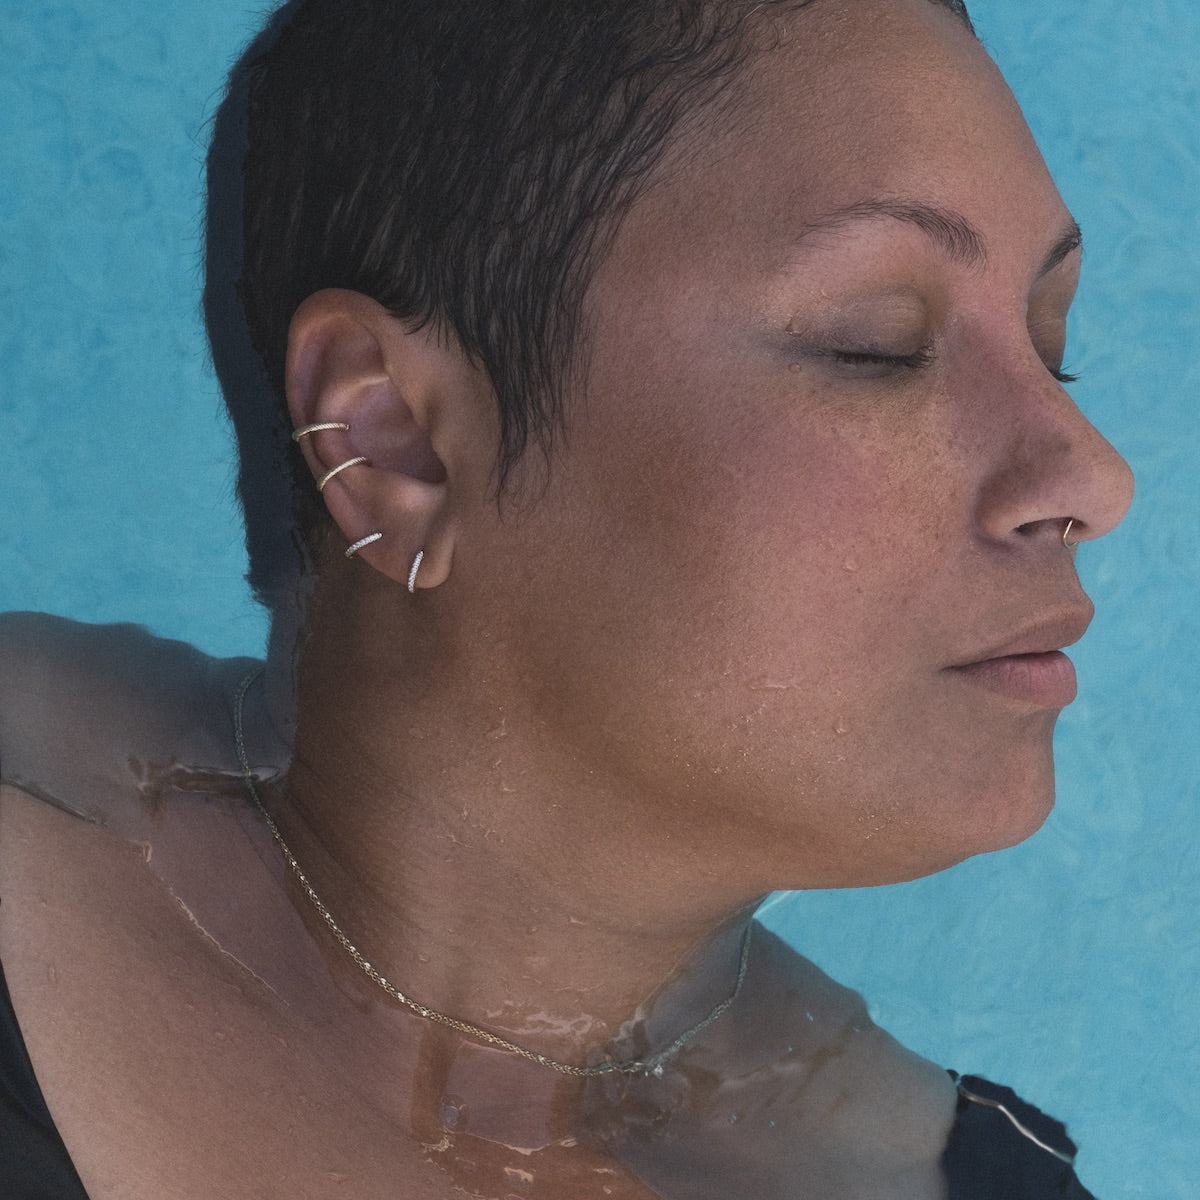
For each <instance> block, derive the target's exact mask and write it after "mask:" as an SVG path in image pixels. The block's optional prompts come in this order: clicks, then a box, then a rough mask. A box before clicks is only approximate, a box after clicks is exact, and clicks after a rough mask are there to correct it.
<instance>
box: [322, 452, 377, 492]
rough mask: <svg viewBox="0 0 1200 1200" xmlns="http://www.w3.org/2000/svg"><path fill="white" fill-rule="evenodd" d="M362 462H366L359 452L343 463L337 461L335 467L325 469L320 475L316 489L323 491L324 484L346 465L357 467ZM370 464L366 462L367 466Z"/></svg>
mask: <svg viewBox="0 0 1200 1200" xmlns="http://www.w3.org/2000/svg"><path fill="white" fill-rule="evenodd" d="M363 463H367V460H366V459H365V458H364V457H363V456H362V455H361V454H359V455H356V456H355V457H354V458H348V459H346V461H345V462H344V463H338V465H337V466H336V467H334V468H332V469H331V470H329V471H326V472H325V474H324V475H322V476H321V478H320V479H318V480H317V491H318V492H323V491H324V490H325V485H326V484H327V483H328V482H329V481H330V480H331V479H332V478H333V477H334V476H335V475H340V474H341V473H342V472H343V471H344V470H346V469H347V467H358V466H361V465H362V464H363ZM370 465H371V464H370V463H367V466H370Z"/></svg>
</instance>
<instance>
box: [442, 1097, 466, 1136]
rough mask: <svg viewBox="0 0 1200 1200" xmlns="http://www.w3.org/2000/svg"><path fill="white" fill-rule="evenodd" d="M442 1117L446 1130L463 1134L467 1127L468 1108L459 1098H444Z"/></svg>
mask: <svg viewBox="0 0 1200 1200" xmlns="http://www.w3.org/2000/svg"><path fill="white" fill-rule="evenodd" d="M441 1116H442V1125H443V1127H444V1128H446V1129H456V1130H459V1131H460V1132H461V1131H462V1130H464V1129H465V1128H466V1125H467V1106H466V1104H465V1103H464V1102H463V1101H462V1099H461V1098H460V1097H458V1096H443V1097H442V1103H441Z"/></svg>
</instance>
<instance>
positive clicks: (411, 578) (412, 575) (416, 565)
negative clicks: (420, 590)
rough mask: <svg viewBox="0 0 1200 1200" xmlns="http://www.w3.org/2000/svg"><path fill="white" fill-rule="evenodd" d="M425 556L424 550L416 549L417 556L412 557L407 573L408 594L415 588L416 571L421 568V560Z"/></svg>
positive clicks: (414, 590) (413, 591) (411, 593)
mask: <svg viewBox="0 0 1200 1200" xmlns="http://www.w3.org/2000/svg"><path fill="white" fill-rule="evenodd" d="M424 557H425V551H424V550H418V551H417V557H416V558H414V559H413V565H412V569H411V570H410V571H409V573H408V594H409V595H410V596H411V595H413V593H415V592H416V590H417V572H418V571H419V570H420V569H421V560H422V559H423V558H424Z"/></svg>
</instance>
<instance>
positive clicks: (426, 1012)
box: [233, 668, 753, 1078]
mask: <svg viewBox="0 0 1200 1200" xmlns="http://www.w3.org/2000/svg"><path fill="white" fill-rule="evenodd" d="M261 674H262V669H261V668H260V669H259V670H256V671H252V672H251V673H250V674H249V675H247V676H246V678H245V679H243V680H242V682H241V684H240V685H239V686H238V690H237V694H236V696H235V698H234V706H233V729H234V738H235V740H236V742H237V753H238V761H239V762H240V763H241V766H242V774H243V778H244V779H245V782H246V790H247V791H248V792H249V793H250V798H251V799H252V800H253V801H254V805H255V807H256V808H257V809H258V811H259V812H260V813H261V814H262V818H263V820H264V821H266V823H267V828H268V829H269V830H270V831H271V836H272V837H273V838H274V839H275V841H276V843H278V845H279V849H280V850H281V851H282V852H283V857H284V861H285V862H286V863H287V865H288V866H289V867H290V868H291V871H292V874H293V875H294V876H295V877H296V880H297V882H298V883H299V884H300V887H301V888H302V889H303V891H304V894H305V895H306V896H307V897H308V899H309V902H310V903H311V904H312V906H313V908H315V909H316V910H317V914H318V915H319V916H320V918H321V920H322V921H324V922H325V924H326V925H327V926H328V927H329V931H330V933H332V934H333V936H334V938H335V939H336V940H337V942H338V944H339V945H340V946H341V947H342V949H343V950H345V952H346V953H347V954H348V955H349V956H350V958H351V959H353V960H354V962H355V964H356V965H357V966H358V968H359V970H361V971H362V972H363V974H364V975H366V976H367V978H368V979H371V980H372V981H373V982H374V983H376V984H377V985H378V986H379V987H381V988H382V989H383V990H384V991H385V992H387V994H388V995H389V996H391V998H392V999H393V1000H396V1001H397V1002H399V1003H400V1004H403V1005H404V1007H405V1008H407V1009H410V1010H411V1011H412V1012H414V1013H416V1014H417V1016H419V1017H424V1018H425V1019H426V1020H427V1021H434V1022H436V1023H437V1024H438V1025H445V1026H447V1027H448V1028H450V1029H454V1030H457V1031H458V1032H459V1033H462V1034H465V1035H466V1036H467V1037H470V1038H475V1039H476V1040H477V1041H481V1042H486V1043H487V1044H488V1045H489V1046H496V1047H497V1048H498V1049H500V1050H507V1051H508V1052H509V1053H510V1054H517V1055H520V1057H521V1058H527V1059H528V1060H529V1061H530V1062H535V1063H537V1064H538V1065H539V1066H543V1067H549V1068H550V1070H552V1071H558V1072H559V1073H560V1074H562V1075H573V1076H577V1077H580V1078H588V1077H591V1076H595V1075H607V1074H609V1073H611V1072H613V1071H619V1072H622V1073H624V1074H627V1075H641V1074H652V1073H654V1072H655V1071H656V1070H658V1069H659V1068H661V1067H662V1065H663V1063H665V1062H666V1061H667V1059H669V1058H671V1056H672V1055H674V1054H675V1053H677V1052H678V1051H679V1050H680V1049H682V1048H683V1047H684V1046H685V1045H687V1043H688V1042H690V1041H691V1040H692V1039H693V1038H694V1037H695V1036H696V1035H697V1034H698V1033H700V1032H701V1031H702V1030H704V1029H707V1028H708V1027H709V1026H710V1025H711V1024H712V1023H713V1022H714V1021H715V1020H717V1018H718V1017H720V1016H721V1015H722V1014H723V1013H724V1012H725V1011H726V1010H727V1009H728V1008H729V1007H730V1006H731V1005H732V1004H733V1002H734V1001H735V1000H736V999H737V998H738V995H739V993H740V992H741V990H742V984H743V983H744V982H745V980H746V970H747V968H748V966H749V963H750V932H751V929H752V928H753V925H752V924H751V925H748V926H747V927H746V935H745V937H744V938H743V939H742V953H741V959H740V962H739V964H738V973H737V980H736V982H735V983H734V985H733V991H732V992H731V993H730V994H729V995H728V996H727V997H726V998H725V999H724V1000H722V1001H721V1003H720V1004H718V1005H717V1006H716V1008H714V1009H713V1010H712V1012H710V1013H709V1014H708V1016H707V1017H705V1018H704V1019H703V1020H702V1021H699V1022H697V1024H695V1025H693V1026H692V1027H691V1028H690V1029H687V1030H685V1031H684V1032H683V1033H681V1034H680V1035H679V1036H678V1037H677V1038H676V1039H675V1040H674V1041H673V1042H672V1043H671V1044H670V1045H669V1046H667V1047H666V1048H665V1049H663V1050H660V1051H659V1052H658V1053H657V1054H652V1055H648V1056H647V1057H646V1058H631V1059H626V1060H624V1061H614V1060H609V1061H607V1062H602V1063H597V1064H596V1065H595V1066H592V1067H580V1066H575V1065H574V1064H572V1063H564V1062H559V1061H558V1060H557V1059H553V1058H548V1057H547V1056H546V1055H545V1054H538V1053H537V1051H535V1050H528V1049H526V1048H525V1047H524V1046H518V1045H517V1044H516V1043H515V1042H510V1041H509V1040H508V1039H507V1038H502V1037H500V1036H499V1035H498V1034H495V1033H489V1032H488V1030H486V1029H481V1028H480V1027H479V1026H478V1025H472V1024H471V1023H470V1022H469V1021H460V1020H459V1019H458V1018H457V1017H451V1016H447V1015H446V1013H443V1012H438V1010H437V1009H436V1008H430V1007H429V1006H428V1005H426V1004H422V1003H421V1002H420V1001H419V1000H414V999H413V998H412V997H411V996H407V995H405V994H404V992H402V991H401V990H400V989H399V988H398V987H396V985H395V984H394V983H392V981H391V980H390V979H388V978H387V976H386V975H384V974H383V973H382V972H381V971H380V970H378V968H376V967H375V966H374V965H373V964H372V963H371V962H370V961H369V960H368V959H367V958H366V956H365V955H364V954H363V953H362V951H360V950H359V948H358V947H357V946H356V945H355V944H354V943H353V942H352V941H351V940H350V939H349V938H348V937H347V936H346V935H345V933H343V932H342V927H341V926H340V925H339V924H338V923H337V921H336V920H335V919H334V916H333V914H332V913H331V912H330V911H329V909H328V908H327V907H326V906H325V901H324V900H322V899H321V897H320V896H319V895H317V891H316V889H315V888H314V887H313V885H312V884H311V883H310V882H309V881H308V876H307V875H305V873H304V869H303V867H301V866H300V863H299V862H298V861H297V860H296V856H295V855H294V854H293V853H292V851H291V849H290V848H289V847H288V844H287V842H285V841H284V840H283V835H282V834H281V833H280V832H279V826H278V825H276V824H275V820H274V818H273V817H272V816H271V814H270V813H269V812H268V811H267V806H266V805H265V804H264V803H263V802H262V798H261V797H260V796H259V794H258V788H257V786H256V785H255V782H254V774H253V772H252V771H251V770H250V760H249V757H248V755H247V753H246V739H245V734H244V730H243V720H242V710H243V707H244V705H245V702H246V693H247V692H248V691H249V690H250V688H251V686H252V685H253V684H254V682H255V680H257V679H258V677H259V676H260V675H261Z"/></svg>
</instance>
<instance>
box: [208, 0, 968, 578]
mask: <svg viewBox="0 0 1200 1200" xmlns="http://www.w3.org/2000/svg"><path fill="white" fill-rule="evenodd" d="M812 2H813V0H765V2H764V0H359V2H358V3H355V4H353V5H348V4H346V3H345V0H292V3H290V4H288V5H286V6H285V7H284V8H283V9H281V10H280V11H279V12H277V13H276V14H275V17H274V18H273V19H272V23H271V25H270V26H269V27H268V29H267V30H266V31H264V34H263V35H260V37H259V39H257V41H256V42H255V44H254V45H252V46H251V48H250V49H249V50H248V51H247V53H246V54H245V55H244V56H243V58H242V60H241V61H240V62H239V64H238V66H237V68H235V71H234V73H233V76H232V78H231V86H230V91H229V94H228V95H227V97H226V99H225V101H224V103H223V105H222V108H221V111H220V112H219V113H218V116H217V122H216V135H215V136H214V140H213V147H212V150H211V151H210V156H209V209H208V247H207V266H208V277H207V280H206V294H205V307H206V317H207V320H208V324H209V329H210V338H211V340H212V341H213V348H214V361H215V362H216V364H217V369H218V374H219V375H220V376H221V378H222V384H223V387H224V389H225V392H226V397H227V401H228V403H229V405H230V409H231V413H232V415H233V418H234V424H235V428H236V431H237V435H238V441H239V452H240V455H241V459H242V467H241V472H240V476H239V495H240V496H241V499H242V502H243V506H244V507H245V509H246V515H247V542H248V548H249V551H250V561H251V569H250V581H251V584H252V586H253V587H254V589H255V591H256V593H257V594H258V595H259V596H260V597H264V598H267V599H268V600H269V597H270V594H271V592H272V589H273V586H274V585H276V584H277V583H278V582H280V581H281V580H282V579H283V578H286V576H287V573H288V565H289V563H290V564H294V563H295V561H296V559H295V556H294V554H292V553H290V549H291V548H292V547H300V546H301V545H302V540H301V539H300V538H298V536H297V535H298V534H301V535H303V534H307V532H308V531H310V530H311V529H312V528H314V527H316V526H318V525H320V524H322V523H323V519H324V510H323V508H322V507H321V505H320V503H319V501H318V499H317V497H316V495H315V492H314V489H313V488H312V487H311V480H310V479H309V477H308V474H307V471H306V470H305V468H304V465H303V461H302V459H301V458H300V456H299V455H298V454H296V453H295V451H294V450H293V449H291V447H290V443H289V442H288V438H287V434H288V432H289V423H288V420H287V413H286V407H285V404H284V400H283V391H284V387H283V373H284V361H285V357H286V348H287V331H288V326H289V324H290V321H291V318H292V316H293V314H294V313H295V311H296V309H297V308H298V307H299V305H300V304H301V302H302V301H303V300H304V299H305V298H306V297H307V296H309V295H311V294H312V293H313V292H316V291H318V290H320V289H321V288H326V287H342V288H349V289H352V290H354V291H358V292H362V293H364V294H366V295H368V296H371V297H372V298H373V299H375V300H376V301H378V302H379V303H380V304H381V305H383V306H384V307H385V308H387V309H388V310H389V311H390V312H392V313H393V314H394V315H396V316H397V317H399V318H403V319H405V320H407V321H409V322H411V323H412V325H413V326H414V327H419V326H421V325H425V324H432V325H434V326H436V327H437V328H438V329H439V330H441V331H444V332H445V333H446V334H447V335H450V336H452V337H453V338H454V339H455V340H456V341H457V343H458V345H459V346H460V347H461V348H462V350H463V351H464V352H465V353H466V354H467V355H468V356H470V357H471V358H472V359H473V360H474V361H476V362H477V363H479V364H480V365H481V366H482V367H483V369H485V370H486V371H487V373H488V375H489V377H490V380H491V383H492V386H493V389H494V393H495V398H496V405H497V412H498V415H499V419H500V430H501V433H500V445H499V446H498V447H497V481H498V490H502V489H503V486H504V482H505V479H506V477H507V474H508V472H509V470H510V468H511V467H512V465H513V463H515V461H516V460H517V459H518V458H519V457H520V456H521V454H522V453H523V452H524V451H525V449H526V448H527V446H528V444H529V442H530V440H531V439H534V440H536V441H537V442H538V443H539V444H540V445H541V446H542V448H543V449H545V450H547V451H548V450H549V446H550V442H551V440H552V438H553V435H554V432H555V430H556V428H557V426H558V423H559V419H560V417H561V391H562V385H563V382H564V380H565V379H566V378H567V377H568V376H569V373H570V370H571V367H572V365H573V358H574V354H575V351H576V348H577V341H578V321H579V315H580V309H581V306H582V300H583V295H584V292H585V290H586V286H587V283H588V280H589V278H590V275H591V272H592V269H593V268H594V266H595V263H596V261H597V259H598V257H599V255H600V254H601V253H602V252H603V249H604V246H605V245H606V239H607V238H608V237H610V236H611V234H612V232H613V230H614V229H615V227H616V225H617V223H618V222H619V220H620V218H621V216H623V214H624V213H625V212H626V211H627V210H628V207H629V205H630V204H631V203H632V202H633V200H634V199H635V198H636V196H637V195H638V193H639V191H640V190H641V189H642V188H644V187H645V185H646V183H647V181H648V180H649V179H650V177H651V175H652V172H653V170H654V168H655V167H656V166H657V165H658V164H659V163H660V162H661V161H662V158H663V156H664V154H665V152H666V150H667V149H668V148H669V146H670V145H671V144H672V140H673V137H674V136H675V135H677V134H678V132H679V130H680V128H681V125H682V122H683V121H684V119H685V118H687V117H689V116H694V115H695V114H696V113H698V112H701V111H704V110H705V108H706V106H709V105H712V104H713V103H715V102H717V101H719V100H720V99H721V98H722V97H724V96H725V95H727V93H728V90H729V86H730V84H731V83H732V82H733V81H734V80H735V79H736V78H737V77H738V73H739V67H740V66H741V65H742V64H743V62H744V61H745V60H746V58H747V57H748V56H749V55H750V54H751V53H752V51H753V49H754V46H753V43H752V39H751V36H750V35H751V33H752V32H754V31H755V30H757V29H759V28H761V27H762V26H763V24H764V22H765V21H766V20H767V18H768V17H769V16H770V15H771V14H772V13H775V12H780V11H788V10H793V9H799V8H803V7H805V6H806V5H808V4H810V3H812ZM934 2H935V3H939V4H942V5H943V6H945V7H947V8H950V9H951V10H953V11H954V12H956V13H958V14H959V15H960V16H961V17H962V18H963V19H964V20H967V22H968V24H969V18H967V16H966V10H965V8H964V7H963V5H962V3H961V2H960V0H934ZM242 147H244V156H243V157H242V158H241V161H239V151H240V150H241V149H242ZM239 214H240V220H237V221H236V225H237V227H238V229H239V231H240V233H241V239H242V240H241V244H240V245H237V244H236V241H237V239H236V237H235V236H234V232H233V230H234V225H235V217H236V216H238V215H239ZM238 261H240V263H241V268H240V279H239V278H238V274H239V272H238V269H237V267H236V263H237V262H238ZM235 286H236V288H237V291H238V294H240V298H241V303H242V305H243V306H244V321H245V328H244V330H240V329H238V328H237V326H238V325H239V321H238V314H237V312H236V311H235V308H234V306H233V304H232V297H233V294H234V292H233V288H234V287H235ZM247 333H248V338H249V344H250V345H252V346H253V348H254V350H256V351H257V354H258V356H260V358H261V363H262V370H263V371H265V383H266V384H267V387H266V388H264V386H263V382H264V380H263V376H262V373H261V372H260V371H259V370H258V368H257V367H255V366H254V365H253V364H250V363H248V362H247V361H246V354H245V352H246V349H247V341H246V336H247ZM222 343H223V344H222ZM268 392H269V393H271V394H272V395H273V399H270V400H268V399H267V393H268ZM264 403H265V405H266V407H267V409H268V410H269V411H268V412H261V411H259V412H255V411H250V410H251V409H253V408H255V407H259V408H261V407H262V406H263V405H264ZM268 447H273V449H268ZM272 459H274V460H275V462H274V469H273V463H272ZM271 476H274V478H271ZM285 506H286V507H285ZM268 526H269V527H268ZM293 569H294V568H293Z"/></svg>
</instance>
